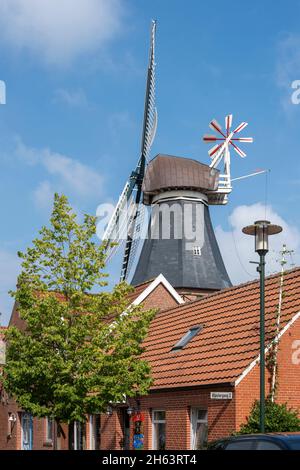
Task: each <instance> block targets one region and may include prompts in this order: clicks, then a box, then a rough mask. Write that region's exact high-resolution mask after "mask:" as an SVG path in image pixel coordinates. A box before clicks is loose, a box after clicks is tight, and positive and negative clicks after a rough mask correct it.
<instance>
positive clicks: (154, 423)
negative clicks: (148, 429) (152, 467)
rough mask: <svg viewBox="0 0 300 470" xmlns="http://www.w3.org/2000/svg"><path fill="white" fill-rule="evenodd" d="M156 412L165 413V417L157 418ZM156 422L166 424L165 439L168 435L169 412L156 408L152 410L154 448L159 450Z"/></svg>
mask: <svg viewBox="0 0 300 470" xmlns="http://www.w3.org/2000/svg"><path fill="white" fill-rule="evenodd" d="M155 413H164V414H165V418H164V419H155ZM156 424H164V425H165V439H166V435H167V426H166V424H167V413H166V410H162V409H154V410H152V450H158V443H157V442H156V433H155V425H156Z"/></svg>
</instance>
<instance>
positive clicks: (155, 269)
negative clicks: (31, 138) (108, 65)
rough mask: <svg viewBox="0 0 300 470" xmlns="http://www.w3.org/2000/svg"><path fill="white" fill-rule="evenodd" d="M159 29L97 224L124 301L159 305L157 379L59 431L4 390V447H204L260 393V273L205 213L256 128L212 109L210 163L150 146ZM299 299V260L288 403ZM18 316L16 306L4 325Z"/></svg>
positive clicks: (284, 367) (285, 317)
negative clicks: (246, 273)
mask: <svg viewBox="0 0 300 470" xmlns="http://www.w3.org/2000/svg"><path fill="white" fill-rule="evenodd" d="M155 34H156V23H155V22H153V23H152V26H151V37H150V54H149V65H148V70H147V83H146V94H145V110H144V121H143V130H142V140H141V151H140V156H139V158H138V162H137V165H136V166H135V168H134V171H132V173H131V174H130V176H129V178H128V180H127V182H126V184H125V186H124V189H123V191H122V192H121V195H120V197H119V200H118V203H117V205H116V207H115V208H114V210H113V211H112V214H111V218H110V220H109V221H108V224H107V226H106V228H105V230H104V231H103V235H102V239H103V241H104V242H105V244H106V254H107V261H108V262H110V261H111V260H113V259H114V257H115V256H116V255H117V253H122V267H121V273H120V279H121V280H123V281H124V280H126V281H127V282H129V283H130V284H131V285H132V286H133V287H134V290H133V292H132V294H131V296H130V298H129V299H128V304H129V305H131V304H133V305H143V306H144V307H145V308H156V309H158V312H157V314H156V316H155V318H154V320H153V321H152V323H151V326H150V329H149V332H148V335H147V338H146V340H145V341H144V352H143V357H144V358H145V359H146V360H147V361H149V363H150V365H151V370H152V376H153V379H154V382H153V385H152V386H151V389H150V392H149V394H148V395H146V396H141V397H138V398H137V399H128V398H127V399H126V397H125V399H124V402H123V403H118V404H112V406H111V407H109V409H108V410H107V413H101V414H97V415H90V416H88V417H87V421H86V423H80V422H74V423H71V424H70V425H69V426H67V425H66V426H62V432H61V433H60V436H59V439H58V440H57V439H54V438H53V432H54V431H53V423H51V420H49V419H37V418H32V417H31V416H30V415H28V413H26V412H25V411H24V410H22V409H20V408H19V407H18V404H17V403H16V402H14V400H12V399H11V398H10V397H9V396H6V397H5V399H3V400H2V404H1V406H0V424H1V426H7V423H8V422H9V423H12V422H13V423H14V425H13V426H12V425H11V424H10V436H9V438H7V436H0V449H24V448H30V449H43V448H46V449H48V450H50V449H54V448H56V449H68V448H69V449H75V450H77V449H91V450H92V449H105V450H121V449H125V450H127V449H141V448H143V449H159V450H164V449H199V448H202V447H203V445H204V444H205V443H206V442H207V440H208V441H209V440H213V439H216V438H221V437H224V436H228V435H229V434H231V433H232V432H234V431H238V430H239V428H240V426H241V424H242V423H244V422H245V420H246V418H247V416H248V415H249V412H250V409H251V406H252V404H253V400H254V399H255V398H258V397H259V365H258V362H259V352H260V349H259V346H260V345H259V333H258V327H257V325H258V322H259V301H260V298H259V282H258V281H256V280H255V281H251V282H249V283H246V284H242V285H237V286H233V285H232V283H231V281H230V279H229V276H228V273H227V270H226V266H225V264H224V262H223V259H222V255H221V252H220V249H219V247H218V243H217V239H216V236H215V233H214V229H213V225H212V222H211V218H210V206H216V205H220V206H223V205H225V204H227V203H228V198H229V195H230V193H231V191H232V181H234V179H232V178H231V151H232V152H234V154H236V155H237V156H238V157H241V158H244V157H245V156H246V154H245V153H244V150H242V149H241V148H240V144H245V143H251V142H252V138H251V137H243V136H241V133H242V131H244V129H245V128H246V126H247V123H246V122H242V123H241V124H239V125H236V126H233V117H232V115H227V116H226V117H225V126H224V129H223V128H222V126H221V125H220V124H219V123H218V122H217V121H216V120H215V119H214V120H212V121H211V122H210V128H211V129H212V130H213V132H214V134H212V135H204V137H203V141H204V142H205V143H208V144H210V143H213V144H214V146H213V147H212V148H211V149H210V150H209V152H208V154H209V157H210V163H209V164H206V163H203V162H199V161H197V160H194V159H191V158H183V157H180V156H173V155H165V154H158V155H156V156H154V158H151V146H152V143H153V140H154V138H155V132H156V128H157V110H156V106H155V66H156V64H155ZM221 165H222V172H221V171H220V169H219V167H220V166H221ZM97 215H99V216H100V215H101V213H100V212H99V213H98V214H97ZM278 282H279V275H273V276H270V277H269V278H267V280H266V286H265V289H266V306H265V309H266V324H268V325H271V324H272V315H273V312H274V309H275V308H276V305H277V304H278ZM299 311H300V269H299V268H295V269H293V270H291V271H288V272H287V273H286V276H285V297H284V302H283V306H282V315H281V317H282V321H281V325H280V329H279V331H278V332H277V336H278V337H280V341H281V343H280V351H279V353H278V354H279V355H278V363H279V365H280V366H279V375H280V388H279V390H278V400H279V402H288V404H289V405H290V406H293V407H294V408H297V407H300V398H299V397H300V384H299V381H298V380H297V374H298V369H297V364H296V363H295V361H294V362H293V361H292V360H291V357H292V353H294V349H293V344H294V341H295V340H297V337H298V336H299V328H300V314H299ZM18 322H19V317H18V310H17V307H16V306H15V307H14V309H13V312H12V316H11V320H10V325H13V324H15V325H17V324H18ZM0 335H1V331H0ZM268 347H269V345H268V344H266V348H268ZM268 373H269V372H268V371H266V374H267V377H268ZM268 378H269V377H268ZM268 386H269V382H268V383H267V385H266V387H268ZM9 419H10V421H9ZM54 440H55V441H56V442H55V445H54ZM115 462H117V460H116V461H112V462H107V463H110V464H114V463H115ZM103 463H106V462H103Z"/></svg>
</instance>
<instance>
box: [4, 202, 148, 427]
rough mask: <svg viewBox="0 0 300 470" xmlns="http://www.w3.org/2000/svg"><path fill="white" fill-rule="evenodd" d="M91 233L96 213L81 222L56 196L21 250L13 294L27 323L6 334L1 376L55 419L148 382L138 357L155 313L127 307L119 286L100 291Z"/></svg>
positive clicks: (99, 255)
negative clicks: (41, 224)
mask: <svg viewBox="0 0 300 470" xmlns="http://www.w3.org/2000/svg"><path fill="white" fill-rule="evenodd" d="M95 232H96V218H95V217H92V216H89V215H86V216H85V218H84V221H83V222H82V223H79V222H78V221H77V219H76V215H75V214H74V213H73V212H72V209H71V207H70V206H69V204H68V200H67V198H66V197H65V196H59V195H57V194H55V197H54V207H53V212H52V216H51V219H50V226H49V227H48V228H47V227H43V228H42V229H41V230H40V232H39V237H38V238H36V239H35V240H33V243H32V247H30V248H28V249H27V251H26V252H24V253H19V256H20V257H21V258H22V272H21V275H20V276H19V279H18V288H17V290H16V291H15V292H13V293H12V295H13V296H14V297H15V300H16V302H17V305H18V311H19V314H20V317H21V319H22V320H24V325H26V326H25V329H24V330H23V329H19V328H16V327H15V326H11V327H10V328H9V329H8V331H7V333H6V335H5V336H6V340H7V343H8V349H7V363H6V366H5V368H4V374H3V376H2V381H3V385H4V388H5V389H6V390H7V391H9V393H10V394H11V395H13V396H14V398H15V399H16V401H17V402H18V404H19V405H20V406H21V407H22V408H23V409H24V410H26V411H27V412H30V413H31V414H32V415H34V416H37V417H44V416H48V417H51V418H54V419H56V421H57V422H58V423H59V422H71V421H73V420H79V421H84V420H85V417H86V414H93V413H96V412H99V411H103V410H106V407H107V406H108V405H109V404H113V403H118V402H122V401H123V400H124V397H125V396H126V397H132V396H137V395H143V394H145V393H146V392H147V390H148V388H149V386H150V385H151V376H150V367H149V365H148V363H147V362H146V361H144V360H142V359H141V358H140V355H141V353H142V346H141V343H142V341H143V339H144V338H145V336H146V334H147V330H148V327H149V324H150V321H151V319H152V318H153V315H154V312H153V311H152V310H147V311H145V310H144V311H143V310H142V308H141V307H139V306H138V307H132V308H130V309H129V307H128V300H127V297H128V294H129V292H130V290H131V289H132V288H131V287H129V286H128V285H127V284H125V283H120V284H119V285H117V286H116V287H115V288H114V290H113V291H112V292H105V291H104V289H103V286H105V285H106V284H107V282H106V281H105V276H106V275H105V274H104V273H103V269H104V267H105V252H104V247H103V245H102V246H101V245H100V244H99V243H97V241H96V240H95Z"/></svg>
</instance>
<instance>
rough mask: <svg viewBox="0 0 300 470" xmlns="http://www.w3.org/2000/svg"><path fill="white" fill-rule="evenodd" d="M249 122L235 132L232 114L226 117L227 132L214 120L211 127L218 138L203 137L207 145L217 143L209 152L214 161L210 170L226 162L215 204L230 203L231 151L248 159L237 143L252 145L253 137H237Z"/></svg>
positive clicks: (242, 124) (240, 125)
mask: <svg viewBox="0 0 300 470" xmlns="http://www.w3.org/2000/svg"><path fill="white" fill-rule="evenodd" d="M247 125H248V123H247V122H241V123H240V124H239V125H238V126H237V127H236V128H235V129H234V130H231V127H232V114H229V115H227V116H226V117H225V131H224V132H223V131H222V127H221V126H220V124H219V123H218V122H217V121H216V120H215V119H213V120H212V121H211V122H210V124H209V127H210V128H211V129H213V130H214V131H216V132H217V133H218V137H217V136H215V135H207V134H205V135H204V136H203V141H204V142H205V143H208V144H209V143H215V142H217V143H216V144H215V145H214V146H213V147H212V148H211V149H210V150H209V151H208V155H209V156H210V158H211V159H212V161H211V163H210V168H217V166H218V165H219V163H220V162H221V160H222V159H223V160H224V172H223V174H221V175H220V178H219V186H218V189H217V191H216V192H215V196H216V197H215V204H226V203H227V201H228V194H229V193H231V191H232V186H231V175H230V149H231V147H232V148H233V149H234V151H235V152H236V153H237V154H238V155H239V156H240V157H242V158H245V157H246V153H245V152H244V151H243V150H241V149H240V147H239V146H238V145H237V142H239V143H240V142H245V143H251V142H253V138H252V137H237V134H239V133H240V132H241V131H242V130H244V129H245V127H247ZM211 203H213V202H211Z"/></svg>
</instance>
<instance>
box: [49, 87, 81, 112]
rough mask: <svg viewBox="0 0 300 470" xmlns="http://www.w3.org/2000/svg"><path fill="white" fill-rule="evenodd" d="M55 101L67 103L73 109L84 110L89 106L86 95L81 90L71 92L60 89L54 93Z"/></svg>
mask: <svg viewBox="0 0 300 470" xmlns="http://www.w3.org/2000/svg"><path fill="white" fill-rule="evenodd" d="M54 100H55V101H57V102H61V103H65V104H67V105H68V106H70V107H72V108H83V107H86V106H87V105H88V100H87V97H86V94H85V93H84V91H83V90H81V89H79V90H73V91H70V90H66V89H64V88H59V89H58V90H55V92H54Z"/></svg>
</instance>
